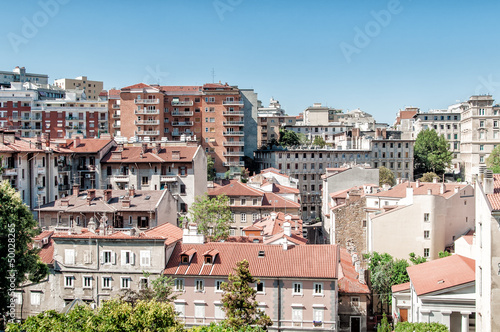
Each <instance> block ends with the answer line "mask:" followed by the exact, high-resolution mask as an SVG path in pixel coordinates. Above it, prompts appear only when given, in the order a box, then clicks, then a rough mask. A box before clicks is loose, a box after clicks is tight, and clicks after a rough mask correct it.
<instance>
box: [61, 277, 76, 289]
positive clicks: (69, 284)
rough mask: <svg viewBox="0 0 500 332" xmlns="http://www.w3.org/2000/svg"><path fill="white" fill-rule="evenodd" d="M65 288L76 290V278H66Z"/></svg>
mask: <svg viewBox="0 0 500 332" xmlns="http://www.w3.org/2000/svg"><path fill="white" fill-rule="evenodd" d="M64 288H75V276H72V275H68V276H64Z"/></svg>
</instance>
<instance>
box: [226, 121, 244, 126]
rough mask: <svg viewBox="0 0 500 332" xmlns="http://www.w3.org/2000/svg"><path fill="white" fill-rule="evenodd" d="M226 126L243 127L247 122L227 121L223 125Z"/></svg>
mask: <svg viewBox="0 0 500 332" xmlns="http://www.w3.org/2000/svg"><path fill="white" fill-rule="evenodd" d="M222 124H223V125H224V126H243V125H244V124H245V121H226V122H223V123H222Z"/></svg>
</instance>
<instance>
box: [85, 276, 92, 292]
mask: <svg viewBox="0 0 500 332" xmlns="http://www.w3.org/2000/svg"><path fill="white" fill-rule="evenodd" d="M92 279H93V278H92V276H82V288H83V289H91V288H92ZM86 280H90V285H88V286H87V285H85V281H86Z"/></svg>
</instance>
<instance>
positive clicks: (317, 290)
mask: <svg viewBox="0 0 500 332" xmlns="http://www.w3.org/2000/svg"><path fill="white" fill-rule="evenodd" d="M314 295H323V283H320V282H317V283H315V284H314Z"/></svg>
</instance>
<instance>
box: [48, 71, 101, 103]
mask: <svg viewBox="0 0 500 332" xmlns="http://www.w3.org/2000/svg"><path fill="white" fill-rule="evenodd" d="M54 84H55V85H56V86H58V87H60V88H61V89H64V90H84V92H85V95H86V97H87V100H93V101H97V100H98V99H99V94H100V93H101V91H102V90H103V88H104V84H103V82H102V81H91V80H89V79H87V76H79V77H77V78H59V79H57V80H55V81H54Z"/></svg>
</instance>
